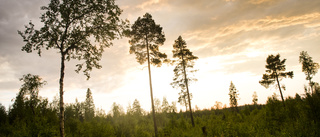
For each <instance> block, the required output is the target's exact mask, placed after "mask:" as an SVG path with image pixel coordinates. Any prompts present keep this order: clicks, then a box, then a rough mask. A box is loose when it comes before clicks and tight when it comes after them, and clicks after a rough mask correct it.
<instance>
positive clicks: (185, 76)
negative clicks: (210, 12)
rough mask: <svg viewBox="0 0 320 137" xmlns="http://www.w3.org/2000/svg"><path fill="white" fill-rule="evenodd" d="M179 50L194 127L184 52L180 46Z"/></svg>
mask: <svg viewBox="0 0 320 137" xmlns="http://www.w3.org/2000/svg"><path fill="white" fill-rule="evenodd" d="M181 47H182V46H181ZM181 52H182V54H181V58H182V66H183V73H184V82H185V84H186V88H187V94H188V101H189V110H190V117H191V123H192V126H193V127H194V126H195V125H194V121H193V116H192V109H191V101H190V94H189V87H188V79H187V73H186V64H185V61H184V58H183V54H184V53H183V50H182V48H181Z"/></svg>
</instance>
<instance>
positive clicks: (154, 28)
mask: <svg viewBox="0 0 320 137" xmlns="http://www.w3.org/2000/svg"><path fill="white" fill-rule="evenodd" d="M128 37H130V40H129V43H130V45H131V47H130V54H133V53H134V54H135V55H136V59H137V61H138V62H139V63H140V64H141V65H142V64H144V63H145V62H146V61H147V62H148V72H149V87H150V96H151V105H152V115H153V122H154V131H155V136H158V129H157V123H156V118H155V110H154V101H153V91H152V81H151V68H150V65H151V64H152V65H155V66H158V67H160V66H161V64H162V61H163V60H165V59H166V58H167V55H166V54H165V53H161V52H160V51H159V46H161V45H163V43H164V41H165V40H166V39H165V35H164V33H163V31H162V27H160V25H158V24H156V23H155V21H154V20H153V19H152V16H151V15H150V14H149V13H146V14H145V15H143V17H142V18H141V17H139V18H138V19H137V20H136V21H135V22H134V24H133V25H132V26H131V31H130V32H129V34H128Z"/></svg>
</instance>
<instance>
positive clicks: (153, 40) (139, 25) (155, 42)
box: [128, 13, 167, 67]
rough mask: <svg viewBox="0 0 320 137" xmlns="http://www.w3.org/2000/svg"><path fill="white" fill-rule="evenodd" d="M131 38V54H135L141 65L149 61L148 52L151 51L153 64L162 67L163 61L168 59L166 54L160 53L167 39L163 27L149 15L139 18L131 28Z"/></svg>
mask: <svg viewBox="0 0 320 137" xmlns="http://www.w3.org/2000/svg"><path fill="white" fill-rule="evenodd" d="M128 37H129V38H130V40H129V43H130V45H131V47H130V51H129V53H130V54H133V53H134V54H135V55H136V59H137V61H138V62H139V63H140V64H143V63H145V62H146V61H147V59H148V53H147V50H148V49H149V51H150V54H149V56H150V60H151V62H150V63H151V64H152V65H155V66H158V67H160V66H161V64H162V61H163V60H165V59H166V58H167V55H166V54H165V53H161V52H160V51H159V46H161V45H162V44H163V43H164V41H165V40H166V39H165V35H164V33H163V31H162V27H160V25H158V24H156V23H155V22H154V20H153V19H152V16H151V15H150V14H149V13H146V14H145V15H144V16H143V18H141V17H139V18H138V19H137V20H136V21H135V23H134V24H133V25H132V26H131V30H130V32H128Z"/></svg>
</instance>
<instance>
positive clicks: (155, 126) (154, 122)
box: [146, 38, 158, 137]
mask: <svg viewBox="0 0 320 137" xmlns="http://www.w3.org/2000/svg"><path fill="white" fill-rule="evenodd" d="M146 43H147V56H148V71H149V85H150V96H151V105H152V116H153V124H154V133H155V136H156V137H157V136H158V129H157V123H156V116H155V111H154V102H153V92H152V81H151V68H150V56H149V45H148V40H147V38H146Z"/></svg>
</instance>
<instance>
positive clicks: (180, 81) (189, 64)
mask: <svg viewBox="0 0 320 137" xmlns="http://www.w3.org/2000/svg"><path fill="white" fill-rule="evenodd" d="M186 45H187V43H186V41H185V40H183V39H182V37H181V36H179V37H178V39H177V40H175V42H174V44H173V50H172V53H173V58H176V60H174V61H173V64H175V65H176V67H175V68H174V70H173V72H174V77H173V82H172V83H171V85H172V86H173V87H176V88H180V89H181V91H182V94H180V98H181V99H183V100H185V99H186V97H187V101H185V103H187V102H188V105H189V111H190V117H191V122H192V126H193V127H194V126H195V125H194V120H193V116H192V108H191V98H190V92H189V86H188V84H189V83H190V82H191V81H196V80H197V79H195V78H191V77H190V76H189V77H188V75H187V73H188V74H190V73H193V72H196V71H197V70H195V69H193V66H194V60H196V59H198V57H197V56H194V55H193V54H192V52H191V51H190V50H189V49H188V48H187V46H186ZM184 92H186V94H185V93H184Z"/></svg>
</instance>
